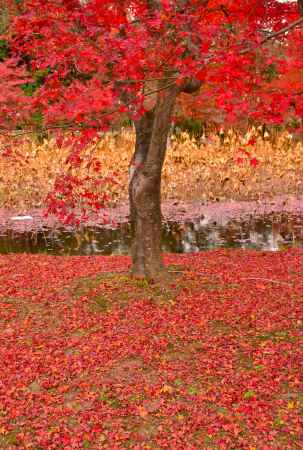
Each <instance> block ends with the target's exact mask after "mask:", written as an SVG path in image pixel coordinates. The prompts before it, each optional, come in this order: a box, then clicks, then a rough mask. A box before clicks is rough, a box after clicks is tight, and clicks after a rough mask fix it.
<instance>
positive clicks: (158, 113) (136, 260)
mask: <svg viewBox="0 0 303 450" xmlns="http://www.w3.org/2000/svg"><path fill="white" fill-rule="evenodd" d="M176 97H177V88H176V87H175V86H171V87H170V88H169V89H167V90H166V91H160V92H159V93H158V98H157V103H156V106H155V108H154V109H152V110H150V111H148V112H147V113H145V115H144V116H143V117H142V118H141V119H140V120H139V121H138V122H137V123H136V124H135V127H136V148H135V153H134V156H133V159H132V162H131V165H130V181H129V201H130V218H131V226H132V233H133V245H132V272H133V274H134V275H136V276H140V277H146V278H149V279H157V278H159V277H160V276H161V274H162V272H163V270H164V266H163V258H162V252H161V173H162V167H163V163H164V159H165V153H166V147H167V137H168V133H169V128H170V120H171V115H172V111H173V107H174V104H175V100H176Z"/></svg>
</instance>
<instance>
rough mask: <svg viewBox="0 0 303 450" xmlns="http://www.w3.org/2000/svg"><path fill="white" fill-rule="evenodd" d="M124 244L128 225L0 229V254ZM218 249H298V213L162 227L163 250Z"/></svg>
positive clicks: (94, 251)
mask: <svg viewBox="0 0 303 450" xmlns="http://www.w3.org/2000/svg"><path fill="white" fill-rule="evenodd" d="M130 244H131V231H130V225H129V224H128V223H125V224H122V225H119V226H118V227H117V228H115V229H109V228H100V227H96V228H94V227H87V228H83V229H82V230H81V231H77V232H75V231H71V230H66V229H64V228H59V229H55V230H54V229H49V228H42V229H41V230H40V231H38V232H37V231H35V232H26V233H24V232H23V233H21V232H16V231H13V230H12V229H5V230H0V253H21V252H22V253H23V252H26V253H48V254H53V255H127V254H129V250H130ZM222 247H228V248H232V247H234V248H254V249H258V250H270V251H276V250H280V249H283V248H289V247H303V215H291V214H287V213H280V214H277V213H272V214H269V215H265V216H257V217H255V216H246V217H243V218H241V219H239V218H237V219H224V220H221V221H218V222H216V221H213V220H209V219H207V217H201V218H198V219H194V220H193V221H191V222H185V223H177V222H164V223H163V230H162V249H163V251H166V252H173V253H195V252H199V251H203V250H209V249H215V248H222Z"/></svg>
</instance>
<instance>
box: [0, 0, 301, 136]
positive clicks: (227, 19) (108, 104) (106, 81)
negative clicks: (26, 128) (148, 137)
mask: <svg viewBox="0 0 303 450" xmlns="http://www.w3.org/2000/svg"><path fill="white" fill-rule="evenodd" d="M298 18H299V8H298V6H297V3H296V2H291V3H289V2H287V3H281V2H280V1H278V0H241V1H239V2H234V1H231V0H220V1H218V0H202V1H201V0H127V1H125V0H89V1H77V0H56V1H53V0H25V1H24V2H23V7H22V12H21V14H19V15H18V16H15V18H14V20H12V22H11V27H10V31H9V33H10V34H9V36H10V47H11V51H12V54H13V55H14V57H15V58H16V59H15V61H16V65H17V66H18V67H19V69H18V70H20V67H21V68H23V69H24V70H25V72H26V73H31V74H35V73H37V71H39V73H41V71H42V73H43V74H44V76H45V79H44V83H43V85H42V86H41V87H40V88H39V89H37V90H36V92H35V93H34V95H33V97H32V98H31V99H30V101H28V104H29V103H30V108H29V111H37V110H39V111H43V113H44V120H45V125H46V126H48V127H51V126H58V125H59V126H68V127H71V128H72V127H76V128H78V127H79V126H80V127H82V128H83V127H84V128H85V129H87V128H92V129H100V128H103V127H105V126H106V125H107V124H108V123H109V122H110V121H111V120H112V119H113V118H114V113H115V112H118V113H121V112H127V113H129V114H130V115H131V116H132V117H136V116H137V115H138V114H141V113H142V112H143V111H144V108H145V107H146V103H144V98H146V97H147V96H151V95H152V94H153V92H154V91H155V90H156V89H155V81H156V80H158V79H159V78H160V79H163V78H164V79H165V80H166V82H167V83H166V84H165V85H164V87H163V88H165V87H166V85H169V84H170V83H174V82H176V83H182V82H183V81H184V79H188V78H196V79H199V80H201V81H202V82H203V81H205V85H206V86H207V88H206V89H205V90H204V96H206V97H209V96H215V98H216V101H217V105H218V106H220V107H222V108H224V109H225V110H226V111H227V112H228V113H229V118H230V119H232V118H233V116H234V114H235V112H237V114H250V113H252V114H253V115H255V116H259V115H261V114H263V113H264V112H266V115H267V116H269V118H270V119H272V120H274V121H277V120H278V121H279V120H280V117H281V114H280V113H281V112H284V111H286V110H287V109H288V108H289V105H290V103H291V102H293V98H292V97H293V94H294V92H293V89H292V87H293V86H292V85H291V84H290V86H289V88H288V89H285V86H284V88H283V93H282V92H281V89H279V90H278V91H277V90H275V92H274V96H272V94H273V92H270V95H271V97H270V98H271V100H270V101H269V100H268V99H267V95H268V92H266V93H265V92H264V89H263V91H261V92H262V95H261V96H259V97H258V95H256V93H258V91H260V87H262V86H264V82H265V77H264V74H265V73H266V68H267V67H268V65H269V64H273V63H275V64H276V69H277V71H278V72H280V71H281V70H282V71H284V72H285V71H286V70H288V69H287V68H286V65H285V58H282V59H281V58H279V56H280V55H279V52H276V54H275V55H273V52H272V51H271V48H269V47H268V46H267V45H266V41H269V38H270V40H271V42H272V39H273V36H272V35H273V34H274V33H276V36H275V40H278V39H280V40H283V39H285V37H287V41H288V47H287V51H288V52H290V53H291V54H292V57H291V58H289V59H288V66H293V65H295V66H296V68H302V65H303V58H302V48H303V45H302V44H303V42H302V41H303V35H302V31H301V30H300V29H299V28H300V27H299V26H297V27H294V28H292V29H291V30H290V31H289V32H288V33H287V32H284V33H280V34H279V30H282V29H283V28H285V27H288V26H289V24H291V23H293V22H294V21H296V20H298ZM298 25H300V24H298ZM301 25H302V22H301ZM300 43H301V45H300ZM300 48H301V50H300ZM293 52H295V54H296V57H295V58H294V57H293ZM299 53H300V54H299ZM7 64H8V62H7V61H4V62H2V63H1V69H0V70H1V71H3V70H6V69H4V68H3V67H4V66H6V65H7ZM10 64H11V63H10ZM1 84H2V89H1V90H2V92H7V96H6V99H5V98H3V95H4V94H2V96H1V99H0V101H1V103H2V104H3V102H4V103H6V108H5V109H3V110H2V112H3V113H4V114H1V124H2V126H3V127H4V128H9V127H12V126H13V125H15V124H16V123H20V115H15V124H13V123H12V115H8V114H7V104H8V103H9V104H10V105H11V106H12V108H13V110H15V108H16V104H15V101H13V102H12V101H11V96H10V92H11V91H10V89H9V90H7V79H6V78H5V77H4V78H2V77H1ZM19 92H20V95H21V92H22V91H21V90H19ZM252 93H253V96H254V99H257V101H255V102H254V105H253V106H252V103H251V102H250V101H249V97H250V96H251V94H252ZM235 94H236V95H235ZM285 94H287V95H285ZM16 95H17V94H16ZM299 100H300V101H298V98H296V108H297V112H298V113H299V114H300V115H302V100H301V99H299ZM262 107H263V109H262ZM20 112H21V111H20ZM26 115H28V111H26ZM23 120H25V121H26V116H25V117H24V118H23ZM89 137H91V134H90V135H89Z"/></svg>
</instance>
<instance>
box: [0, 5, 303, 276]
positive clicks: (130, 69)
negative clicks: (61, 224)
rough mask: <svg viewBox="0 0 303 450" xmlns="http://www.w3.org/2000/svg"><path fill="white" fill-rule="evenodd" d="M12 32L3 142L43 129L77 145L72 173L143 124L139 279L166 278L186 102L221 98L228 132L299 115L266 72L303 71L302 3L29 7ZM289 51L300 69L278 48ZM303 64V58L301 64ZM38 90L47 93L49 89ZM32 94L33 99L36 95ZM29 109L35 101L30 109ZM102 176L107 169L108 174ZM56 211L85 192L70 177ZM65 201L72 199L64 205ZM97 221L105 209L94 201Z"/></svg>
mask: <svg viewBox="0 0 303 450" xmlns="http://www.w3.org/2000/svg"><path fill="white" fill-rule="evenodd" d="M19 3H21V6H20V5H19V7H18V11H16V4H15V2H14V1H13V0H9V1H8V2H7V6H8V8H9V9H12V8H13V9H12V11H13V12H14V13H13V14H11V17H10V24H9V26H8V29H7V30H5V33H6V34H5V35H6V38H7V41H8V43H9V58H6V59H4V61H2V63H1V64H0V83H1V97H0V102H1V104H2V109H1V114H0V121H1V126H2V129H3V130H9V129H14V128H15V127H16V126H18V127H19V128H22V129H23V131H24V132H25V133H26V132H27V131H28V130H29V129H30V128H31V127H32V116H33V114H40V115H41V117H42V118H43V127H44V128H45V129H51V130H52V131H56V132H57V134H58V135H59V140H60V136H61V137H62V136H63V131H64V130H69V132H70V133H69V138H70V137H71V136H72V137H73V138H74V145H73V149H72V155H71V157H70V158H69V162H71V163H72V165H74V166H78V165H80V164H81V163H82V159H81V150H82V148H83V147H84V146H85V145H86V144H87V143H88V142H90V141H93V140H94V139H96V138H97V136H98V133H99V132H100V131H104V130H106V129H107V127H108V126H109V124H110V123H111V122H112V121H116V120H117V115H120V114H123V115H125V114H126V115H128V116H129V117H130V118H131V119H132V120H133V121H134V123H135V129H136V145H135V151H134V155H133V158H132V161H131V163H130V181H129V199H130V212H131V223H132V227H133V232H134V243H133V249H132V257H133V272H134V273H135V274H136V275H140V276H147V277H151V278H153V277H157V276H158V275H159V274H160V273H161V271H162V270H163V268H164V266H163V260H162V255H161V246H160V234H161V199H160V196H161V171H162V166H163V162H164V159H165V152H166V145H167V137H168V133H169V128H170V124H171V121H172V119H173V111H174V106H175V103H176V99H177V97H178V96H179V94H181V93H187V94H192V93H194V92H196V91H197V90H198V89H199V88H200V87H201V85H205V86H209V88H207V89H206V90H205V91H204V94H205V95H206V96H208V97H209V96H213V97H214V98H216V106H217V107H220V108H221V109H223V110H224V111H225V113H226V119H227V120H228V121H232V120H234V119H235V118H236V117H237V116H239V115H251V116H252V117H254V118H259V119H260V118H262V119H264V118H266V120H270V121H272V122H279V121H281V120H282V118H283V113H285V112H286V111H288V110H289V108H290V107H291V108H294V109H295V111H296V114H297V115H298V116H301V117H302V116H303V102H302V96H300V95H298V92H297V88H296V89H295V87H296V86H294V83H292V84H291V85H287V86H285V84H284V85H283V88H282V87H281V86H278V85H277V86H276V87H275V89H273V90H268V91H265V90H264V89H263V90H262V87H263V86H264V83H265V82H266V73H267V72H266V69H267V68H268V67H269V66H270V65H274V66H275V70H276V71H277V73H280V72H281V73H282V72H285V71H287V70H288V67H287V66H291V67H292V68H295V70H297V69H300V70H301V69H302V65H303V58H302V48H303V45H300V44H303V37H302V30H301V29H300V25H302V23H303V19H302V18H300V13H301V12H302V1H301V0H300V1H298V2H280V1H278V0H250V1H248V0H242V1H239V2H234V1H231V0H222V1H218V0H88V1H78V0H55V1H54V0H24V1H22V2H19ZM272 39H274V40H275V41H276V42H278V41H280V40H281V41H283V42H284V41H285V39H287V42H288V51H289V52H290V53H292V57H291V58H290V59H289V61H287V64H286V63H285V59H284V58H279V55H278V54H277V55H273V53H272V52H271V51H270V50H269V49H268V48H267V46H266V44H267V42H268V41H269V40H272ZM296 55H297V57H296ZM37 79H38V82H37ZM28 91H30V94H31V95H30V96H29V95H26V94H27V93H28ZM25 97H26V98H25ZM97 171H98V169H97ZM61 181H62V180H59V183H58V184H57V186H60V192H59V196H58V198H56V197H52V199H53V203H54V204H53V210H56V209H58V205H59V209H60V211H61V212H62V209H63V211H64V207H65V205H64V193H65V194H66V193H67V194H66V195H68V196H69V195H72V191H73V186H74V185H75V184H77V183H78V182H79V181H78V180H76V179H74V178H73V177H72V176H71V175H70V174H68V175H67V176H66V177H65V178H64V181H65V183H66V184H67V188H64V187H62V182H61ZM62 195H63V198H62ZM91 203H92V205H94V204H95V207H96V209H99V208H100V207H101V206H102V203H101V204H100V202H98V200H97V199H94V198H93V199H92V202H91Z"/></svg>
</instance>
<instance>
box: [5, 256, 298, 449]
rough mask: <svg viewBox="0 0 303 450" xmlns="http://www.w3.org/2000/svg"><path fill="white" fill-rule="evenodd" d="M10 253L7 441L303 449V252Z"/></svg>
mask: <svg viewBox="0 0 303 450" xmlns="http://www.w3.org/2000/svg"><path fill="white" fill-rule="evenodd" d="M166 262H167V264H168V265H169V269H170V271H173V272H174V273H175V276H176V279H175V281H173V282H172V281H171V282H169V283H167V285H165V286H163V285H162V286H161V285H155V286H152V285H150V284H148V283H147V282H145V281H144V280H134V279H131V278H130V277H129V276H128V275H127V270H128V267H129V259H128V258H127V257H49V256H47V257H46V256H43V255H38V256H37V255H9V256H3V255H2V256H0V301H1V308H0V364H1V367H0V448H1V449H2V448H3V449H20V448H21V449H36V450H38V449H56V450H57V449H67V450H68V449H72V450H76V449H137V450H139V449H140V450H141V449H148V448H154V449H174V450H175V449H176V450H183V449H188V450H190V449H237V450H238V449H247V450H254V449H256V450H259V449H260V450H269V449H272V450H274V449H282V450H284V449H302V442H303V370H302V367H303V346H302V344H303V266H302V263H303V251H302V250H290V251H285V252H280V253H256V252H253V251H250V252H248V251H245V252H244V251H230V250H228V251H227V250H220V251H214V252H210V253H206V254H199V255H187V256H173V255H167V256H166Z"/></svg>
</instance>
